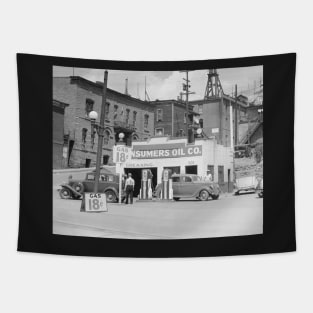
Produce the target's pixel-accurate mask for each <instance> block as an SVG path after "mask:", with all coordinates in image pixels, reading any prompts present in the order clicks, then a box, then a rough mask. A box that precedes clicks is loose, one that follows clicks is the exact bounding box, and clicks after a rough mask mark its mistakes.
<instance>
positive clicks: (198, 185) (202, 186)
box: [155, 174, 220, 201]
mask: <svg viewBox="0 0 313 313" xmlns="http://www.w3.org/2000/svg"><path fill="white" fill-rule="evenodd" d="M172 188H173V199H174V200H175V201H178V200H179V199H181V198H197V199H199V200H202V201H206V200H208V199H209V198H210V197H211V198H212V199H213V200H217V199H218V197H219V195H220V187H219V185H218V184H217V183H214V182H209V181H203V180H202V179H201V177H199V176H197V175H194V174H174V175H173V176H172ZM160 193H161V184H159V185H157V187H156V190H155V195H156V196H157V197H158V198H159V197H160Z"/></svg>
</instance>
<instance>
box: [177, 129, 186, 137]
mask: <svg viewBox="0 0 313 313" xmlns="http://www.w3.org/2000/svg"><path fill="white" fill-rule="evenodd" d="M184 136H185V131H184V130H183V129H180V130H179V132H178V137H184Z"/></svg>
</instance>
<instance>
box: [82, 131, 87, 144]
mask: <svg viewBox="0 0 313 313" xmlns="http://www.w3.org/2000/svg"><path fill="white" fill-rule="evenodd" d="M87 132H88V130H87V128H83V129H82V142H83V143H86V138H87Z"/></svg>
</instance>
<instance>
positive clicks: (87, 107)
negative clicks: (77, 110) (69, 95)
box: [85, 98, 95, 117]
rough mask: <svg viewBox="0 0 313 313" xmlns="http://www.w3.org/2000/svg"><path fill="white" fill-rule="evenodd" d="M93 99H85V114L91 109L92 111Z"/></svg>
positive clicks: (87, 114)
mask: <svg viewBox="0 0 313 313" xmlns="http://www.w3.org/2000/svg"><path fill="white" fill-rule="evenodd" d="M94 103H95V102H94V101H93V100H92V99H88V98H87V99H86V105H85V111H86V116H87V117H88V116H89V113H90V112H91V111H93V105H94Z"/></svg>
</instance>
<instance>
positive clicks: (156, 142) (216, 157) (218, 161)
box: [116, 136, 233, 197]
mask: <svg viewBox="0 0 313 313" xmlns="http://www.w3.org/2000/svg"><path fill="white" fill-rule="evenodd" d="M128 153H129V154H128V156H127V158H126V161H125V162H123V164H122V165H120V166H117V168H116V169H117V173H119V172H121V173H122V174H123V173H125V174H128V173H131V174H132V177H133V179H134V180H135V190H134V196H135V197H136V196H138V195H139V194H140V189H142V188H141V187H142V180H143V177H142V176H143V175H147V174H143V173H144V171H143V170H148V172H147V173H149V175H150V184H151V187H152V190H153V189H154V188H155V187H156V185H157V184H160V183H162V175H163V174H164V171H165V170H169V171H168V173H171V174H196V175H198V176H200V177H204V176H206V175H207V171H208V170H210V171H211V174H212V176H213V181H214V182H217V183H219V184H220V187H221V189H222V190H223V191H226V192H227V191H228V190H229V189H230V188H232V182H233V157H232V152H231V149H230V148H229V147H225V146H223V145H220V144H218V143H217V142H216V139H215V138H196V139H195V141H194V142H193V143H188V140H187V138H170V137H168V136H164V137H159V136H158V137H151V138H150V139H148V140H146V141H135V142H133V143H132V146H131V148H130V147H129V151H128Z"/></svg>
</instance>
